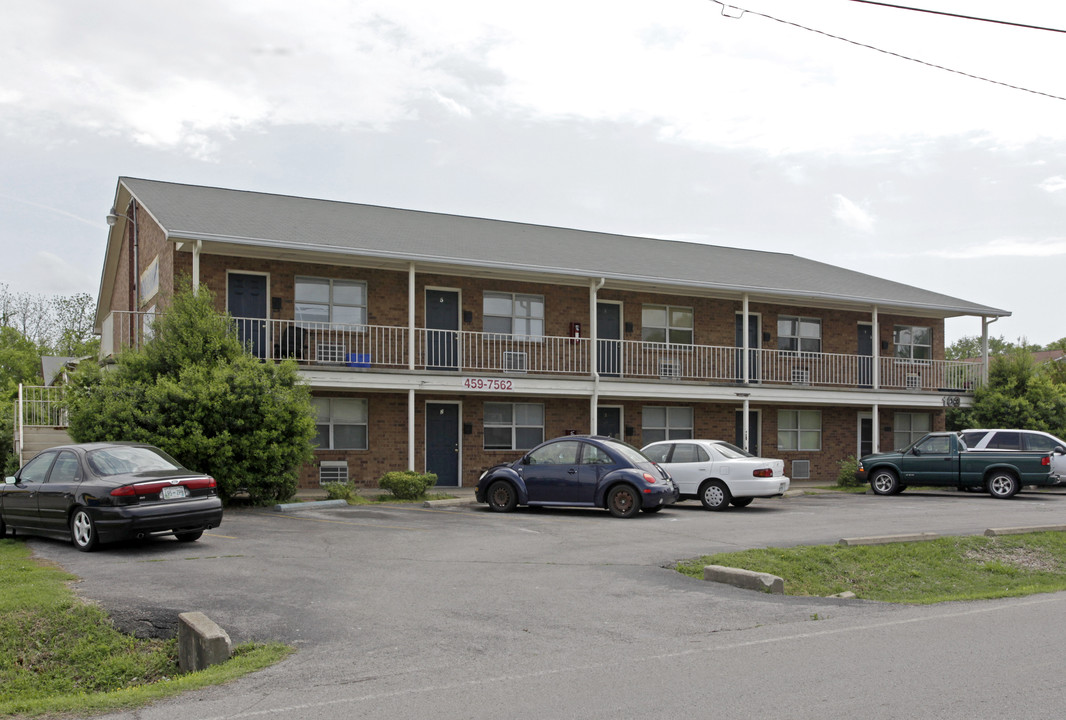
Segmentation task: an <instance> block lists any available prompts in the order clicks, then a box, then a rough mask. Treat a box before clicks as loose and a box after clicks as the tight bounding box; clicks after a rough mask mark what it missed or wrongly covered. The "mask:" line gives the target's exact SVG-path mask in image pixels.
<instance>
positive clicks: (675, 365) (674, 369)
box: [659, 360, 681, 378]
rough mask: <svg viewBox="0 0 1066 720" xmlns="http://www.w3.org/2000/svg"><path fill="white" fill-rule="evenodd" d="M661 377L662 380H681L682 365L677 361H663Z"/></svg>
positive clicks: (661, 362)
mask: <svg viewBox="0 0 1066 720" xmlns="http://www.w3.org/2000/svg"><path fill="white" fill-rule="evenodd" d="M659 377H661V378H679V377H681V363H679V362H678V361H676V360H661V361H660V362H659Z"/></svg>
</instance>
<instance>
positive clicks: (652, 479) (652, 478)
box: [644, 473, 657, 485]
mask: <svg viewBox="0 0 1066 720" xmlns="http://www.w3.org/2000/svg"><path fill="white" fill-rule="evenodd" d="M644 479H645V480H647V481H648V482H649V483H651V484H652V485H654V484H655V483H656V482H657V481H656V479H655V476H654V475H651V474H649V473H644Z"/></svg>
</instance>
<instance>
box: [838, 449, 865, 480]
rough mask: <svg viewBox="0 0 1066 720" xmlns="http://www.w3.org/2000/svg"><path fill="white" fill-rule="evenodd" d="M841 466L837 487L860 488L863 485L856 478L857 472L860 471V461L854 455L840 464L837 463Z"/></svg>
mask: <svg viewBox="0 0 1066 720" xmlns="http://www.w3.org/2000/svg"><path fill="white" fill-rule="evenodd" d="M837 465H839V466H840V472H839V473H837V486H838V487H860V486H862V483H861V482H859V479H858V478H856V477H855V472H856V471H857V470H858V469H859V461H858V460H857V459H856V458H855V456H854V455H849V456H848V457H846V458H844V459H843V460H841V461H840V462H838V463H837Z"/></svg>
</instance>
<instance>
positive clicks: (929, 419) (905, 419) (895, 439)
mask: <svg viewBox="0 0 1066 720" xmlns="http://www.w3.org/2000/svg"><path fill="white" fill-rule="evenodd" d="M919 417H920V418H924V419H925V423H924V424H925V428H924V429H922V428H918V429H917V430H915V429H914V420H915V418H919ZM904 426H906V427H905V428H904ZM932 431H933V416H932V413H921V412H898V413H896V414H895V415H894V416H893V417H892V443H893V446H894V447H895V448H896V449H902V448H905V447H910V445H911V443H913V442H914V441H915V440H918V439H919V438H921V437H922V436H923V435H926V434H927V433H930V432H932ZM901 441H902V443H901Z"/></svg>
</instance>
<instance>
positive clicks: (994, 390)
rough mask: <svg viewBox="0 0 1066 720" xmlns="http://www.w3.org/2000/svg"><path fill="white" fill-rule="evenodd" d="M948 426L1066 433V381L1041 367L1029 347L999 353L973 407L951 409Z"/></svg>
mask: <svg viewBox="0 0 1066 720" xmlns="http://www.w3.org/2000/svg"><path fill="white" fill-rule="evenodd" d="M948 427H949V428H950V429H954V430H961V429H963V428H965V427H986V428H997V427H1002V428H1025V429H1028V430H1043V431H1044V432H1049V433H1051V434H1053V435H1056V436H1058V437H1062V436H1063V435H1066V385H1063V384H1061V383H1057V382H1055V381H1054V379H1053V378H1052V376H1051V375H1050V374H1049V373H1048V372H1046V371H1045V370H1043V369H1042V368H1040V367H1038V366H1037V365H1036V364H1035V363H1034V362H1033V358H1032V356H1031V355H1030V354H1029V352H1027V351H1024V352H1023V351H1015V352H1011V353H1006V354H1004V355H998V356H996V357H995V358H993V359H992V361H991V363H990V365H989V372H988V383H986V384H985V385H982V386H981V387H978V388H977V390H976V391H975V392H974V401H973V407H972V408H970V409H969V410H962V411H957V412H954V413H949V417H948Z"/></svg>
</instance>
